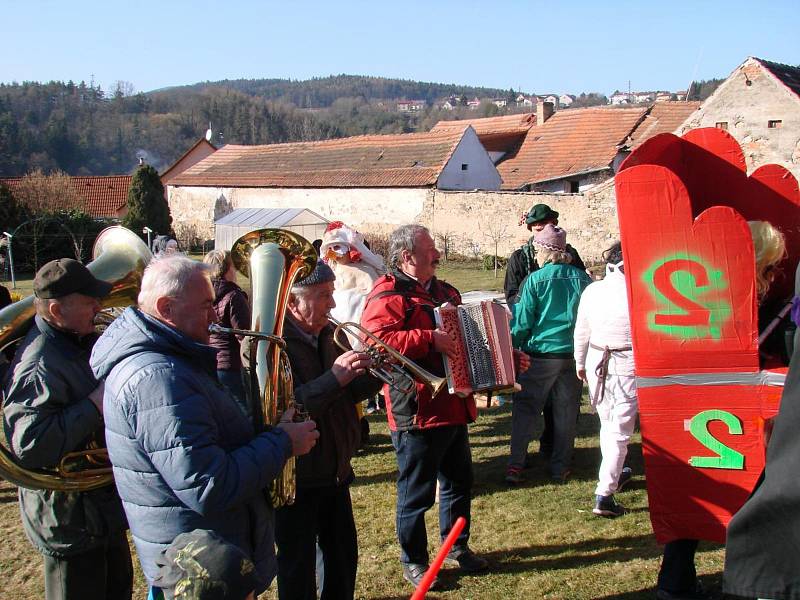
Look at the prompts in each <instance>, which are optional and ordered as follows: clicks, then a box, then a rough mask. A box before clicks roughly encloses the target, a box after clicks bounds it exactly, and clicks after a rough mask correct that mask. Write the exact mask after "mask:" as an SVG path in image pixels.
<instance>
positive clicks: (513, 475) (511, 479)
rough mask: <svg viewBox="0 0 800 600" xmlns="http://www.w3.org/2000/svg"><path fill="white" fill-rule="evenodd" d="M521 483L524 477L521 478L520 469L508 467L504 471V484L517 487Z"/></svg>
mask: <svg viewBox="0 0 800 600" xmlns="http://www.w3.org/2000/svg"><path fill="white" fill-rule="evenodd" d="M523 481H525V477H523V476H522V469H520V468H519V467H508V469H506V483H509V484H511V485H519V484H520V483H522V482H523Z"/></svg>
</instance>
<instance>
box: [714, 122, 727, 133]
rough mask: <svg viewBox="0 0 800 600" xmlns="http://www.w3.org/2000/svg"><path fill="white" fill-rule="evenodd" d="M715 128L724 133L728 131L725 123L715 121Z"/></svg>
mask: <svg viewBox="0 0 800 600" xmlns="http://www.w3.org/2000/svg"><path fill="white" fill-rule="evenodd" d="M716 128H717V129H724V130H725V131H728V122H727V121H717V124H716Z"/></svg>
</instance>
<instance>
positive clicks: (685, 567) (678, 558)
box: [658, 540, 698, 593]
mask: <svg viewBox="0 0 800 600" xmlns="http://www.w3.org/2000/svg"><path fill="white" fill-rule="evenodd" d="M697 544H698V541H697V540H673V541H671V542H667V544H665V545H664V557H663V558H662V559H661V569H660V570H659V571H658V589H660V590H665V591H667V592H673V593H680V592H693V591H694V590H695V588H696V587H697V571H696V570H695V567H694V554H695V552H697Z"/></svg>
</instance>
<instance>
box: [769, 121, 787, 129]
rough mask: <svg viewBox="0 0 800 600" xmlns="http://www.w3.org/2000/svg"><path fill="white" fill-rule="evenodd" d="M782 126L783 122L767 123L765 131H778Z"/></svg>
mask: <svg viewBox="0 0 800 600" xmlns="http://www.w3.org/2000/svg"><path fill="white" fill-rule="evenodd" d="M781 125H783V121H780V120H774V121H767V129H779V128H780V127H781Z"/></svg>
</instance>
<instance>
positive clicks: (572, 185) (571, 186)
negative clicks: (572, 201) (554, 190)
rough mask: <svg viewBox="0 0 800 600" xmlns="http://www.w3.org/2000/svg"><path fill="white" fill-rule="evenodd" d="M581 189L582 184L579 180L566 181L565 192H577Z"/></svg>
mask: <svg viewBox="0 0 800 600" xmlns="http://www.w3.org/2000/svg"><path fill="white" fill-rule="evenodd" d="M579 189H580V184H579V183H578V182H577V181H572V180H570V181H565V182H564V192H565V193H567V194H577V193H578V191H579Z"/></svg>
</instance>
